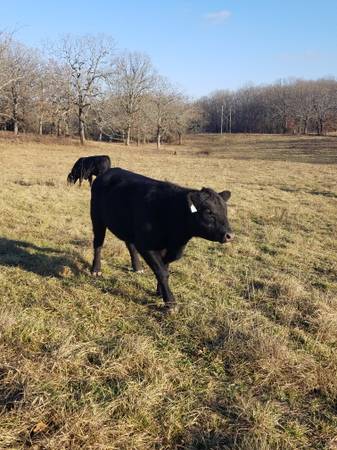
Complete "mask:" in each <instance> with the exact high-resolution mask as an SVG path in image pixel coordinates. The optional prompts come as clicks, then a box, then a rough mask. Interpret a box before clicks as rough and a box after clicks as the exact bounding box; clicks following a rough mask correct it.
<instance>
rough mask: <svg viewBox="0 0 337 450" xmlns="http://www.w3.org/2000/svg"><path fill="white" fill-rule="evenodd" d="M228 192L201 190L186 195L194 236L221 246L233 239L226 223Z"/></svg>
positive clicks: (229, 194) (232, 234)
mask: <svg viewBox="0 0 337 450" xmlns="http://www.w3.org/2000/svg"><path fill="white" fill-rule="evenodd" d="M230 196H231V193H230V192H229V191H223V192H219V193H217V192H215V191H213V189H209V188H202V189H201V191H193V192H190V193H189V194H188V195H187V198H188V207H189V214H190V223H191V226H192V231H193V234H194V235H195V236H198V237H202V238H204V239H207V240H209V241H217V242H221V243H222V244H223V243H225V242H229V241H230V240H232V239H233V237H234V233H233V232H232V230H231V227H230V226H229V223H228V218H227V200H228V199H229V198H230Z"/></svg>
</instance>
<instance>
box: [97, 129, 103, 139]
mask: <svg viewBox="0 0 337 450" xmlns="http://www.w3.org/2000/svg"><path fill="white" fill-rule="evenodd" d="M102 139H103V133H102V128H100V129H99V136H98V140H99V141H100V142H102Z"/></svg>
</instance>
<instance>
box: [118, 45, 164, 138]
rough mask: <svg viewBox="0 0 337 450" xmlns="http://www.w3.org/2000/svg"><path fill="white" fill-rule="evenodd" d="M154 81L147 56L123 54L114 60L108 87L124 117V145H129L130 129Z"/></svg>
mask: <svg viewBox="0 0 337 450" xmlns="http://www.w3.org/2000/svg"><path fill="white" fill-rule="evenodd" d="M154 81H155V71H154V68H153V66H152V63H151V60H150V58H149V57H148V56H147V55H144V54H143V53H137V52H134V53H132V52H125V53H124V54H122V55H120V56H119V57H118V58H116V60H115V70H114V72H113V75H112V77H111V78H110V86H111V89H112V92H113V93H114V94H115V95H116V97H117V98H118V101H119V103H120V105H121V109H122V111H123V114H124V116H125V121H126V122H125V132H126V139H125V144H126V145H129V144H130V138H131V129H132V127H133V126H134V124H135V121H136V117H137V115H139V114H140V112H141V108H142V105H143V103H144V100H145V98H146V96H147V95H148V94H149V93H150V92H151V90H152V88H153V85H154Z"/></svg>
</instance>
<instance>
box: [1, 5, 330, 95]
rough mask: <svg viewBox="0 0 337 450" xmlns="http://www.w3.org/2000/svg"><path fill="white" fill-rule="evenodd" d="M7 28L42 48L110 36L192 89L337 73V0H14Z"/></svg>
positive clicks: (6, 14) (4, 13) (4, 22)
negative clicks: (64, 38)
mask: <svg viewBox="0 0 337 450" xmlns="http://www.w3.org/2000/svg"><path fill="white" fill-rule="evenodd" d="M6 5H7V6H6V7H2V8H1V18H0V29H13V28H14V29H17V30H18V31H17V33H16V37H17V39H18V40H20V41H22V42H24V43H26V44H27V45H30V46H34V47H38V46H40V45H41V42H42V41H43V40H44V39H46V38H50V39H55V38H58V37H59V36H60V35H61V34H62V33H74V34H86V33H92V34H96V33H105V34H109V35H111V36H112V37H113V38H114V39H115V41H116V43H117V47H118V48H119V49H121V50H122V49H125V48H126V49H129V50H137V51H142V52H144V53H147V54H148V55H149V56H150V57H151V59H152V61H153V63H154V65H155V67H156V68H157V69H158V71H159V72H160V73H161V74H162V75H165V76H167V77H168V78H169V79H170V80H171V81H172V82H174V83H175V84H176V85H178V86H180V87H181V88H182V89H183V90H184V91H185V93H186V94H188V95H190V96H193V97H198V96H201V95H206V94H208V93H210V92H211V91H214V90H216V89H237V88H239V87H242V86H244V85H246V84H263V83H270V82H273V81H275V80H277V79H280V78H287V77H303V78H319V77H324V76H336V75H337V1H336V0H321V1H317V0H316V1H313V0H292V1H291V0H279V1H278V0H269V1H268V0H255V1H254V0H223V1H218V0H214V1H212V0H209V1H202V0H194V1H187V0H186V1H185V0H181V1H178V0H170V1H165V0H162V1H160V0H157V1H154V0H139V1H136V0H124V1H113V0H112V1H108V0H90V1H88V0H81V1H79V0H68V1H66V0H57V1H55V2H49V1H48V0H44V1H41V0H31V1H29V0H26V1H23V0H12V1H11V2H10V3H8V2H7V4H6Z"/></svg>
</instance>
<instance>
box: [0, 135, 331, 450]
mask: <svg viewBox="0 0 337 450" xmlns="http://www.w3.org/2000/svg"><path fill="white" fill-rule="evenodd" d="M336 143H337V140H336V139H335V138H332V137H327V138H315V137H306V138H298V137H284V136H254V135H252V136H239V135H235V136H223V137H219V136H198V137H193V138H190V139H188V140H187V141H186V144H185V145H184V146H182V147H179V146H174V145H170V146H164V148H163V149H162V150H161V151H160V152H158V151H156V150H155V148H154V146H152V145H149V146H146V147H139V148H137V147H130V148H129V149H126V148H125V147H123V146H121V145H115V144H98V143H89V144H88V145H87V146H86V147H85V148H84V149H81V148H80V147H79V146H78V145H77V143H74V142H72V141H64V142H62V143H61V144H59V143H57V142H56V141H55V140H53V139H49V140H48V139H46V140H44V139H38V140H35V141H32V140H30V139H27V138H20V139H18V140H15V139H8V136H7V137H6V136H3V135H2V136H1V137H0V163H1V175H0V176H1V197H0V208H1V212H2V214H1V216H0V233H1V237H0V448H1V449H24V448H32V449H41V450H42V449H50V450H61V449H69V450H70V449H71V450H76V449H80V448H81V449H116V450H117V449H118V450H120V449H122V450H123V449H125V450H129V449H137V450H138V449H139V450H149V449H182V448H184V449H244V450H254V449H255V450H269V449H329V448H334V447H333V446H334V445H335V443H336V439H337V376H336V374H337V352H336V346H337V331H336V330H337V241H336V231H337V229H336V213H337V183H336V176H337V165H335V163H336V162H337V150H336V149H337V144H336ZM102 153H104V154H109V155H110V156H111V160H112V163H113V165H115V166H121V167H125V168H128V169H130V170H134V171H138V172H140V173H143V174H146V175H149V176H153V177H156V178H160V179H168V180H171V181H174V182H177V183H180V184H183V185H187V186H195V187H201V186H203V185H207V186H211V187H213V188H215V189H219V190H220V189H224V188H226V189H227V188H228V189H230V190H231V191H232V199H231V206H230V208H229V215H230V218H231V223H232V226H233V229H234V231H235V232H236V240H235V242H233V243H232V244H231V245H228V246H221V245H220V244H216V243H210V242H206V241H202V240H197V239H195V240H193V241H191V243H190V244H189V245H188V247H187V251H186V255H185V257H184V258H183V259H182V260H181V261H179V262H177V263H175V264H174V265H173V266H172V269H173V275H172V279H171V284H172V288H173V290H174V292H175V293H176V295H177V300H178V303H179V305H180V309H179V312H178V314H176V315H175V316H173V317H165V316H163V315H162V313H161V312H160V308H158V307H159V306H160V305H161V302H160V300H157V299H156V298H155V297H154V296H153V295H152V292H153V290H154V288H155V281H154V277H153V276H152V274H151V273H150V271H149V270H146V271H145V273H144V274H143V275H141V274H133V273H130V272H129V271H128V270H127V268H128V266H129V260H128V254H127V251H126V249H125V248H124V245H123V244H122V243H121V242H119V241H117V239H115V238H114V237H112V236H111V235H109V236H108V237H107V239H106V243H105V248H104V254H103V258H104V260H103V270H104V274H105V276H104V278H103V279H101V280H97V279H92V278H91V277H90V276H89V270H88V269H89V264H90V262H91V224H90V219H89V213H88V203H89V198H90V192H89V189H88V186H87V185H85V186H83V187H82V188H81V189H79V188H77V187H72V188H68V187H67V186H66V182H65V179H66V175H67V173H68V171H69V168H70V167H71V166H72V164H73V162H74V160H76V159H77V158H78V157H79V156H80V155H89V154H102ZM327 163H329V164H327Z"/></svg>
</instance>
